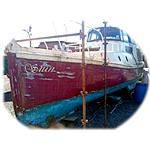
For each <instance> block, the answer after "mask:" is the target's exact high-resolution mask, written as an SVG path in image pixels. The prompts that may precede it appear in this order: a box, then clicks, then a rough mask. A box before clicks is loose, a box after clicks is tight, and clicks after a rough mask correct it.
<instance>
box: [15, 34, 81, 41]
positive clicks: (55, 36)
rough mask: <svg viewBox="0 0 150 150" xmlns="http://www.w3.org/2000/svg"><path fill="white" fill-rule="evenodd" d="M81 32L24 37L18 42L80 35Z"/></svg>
mask: <svg viewBox="0 0 150 150" xmlns="http://www.w3.org/2000/svg"><path fill="white" fill-rule="evenodd" d="M80 34H81V33H80V32H79V33H71V34H61V35H52V36H45V37H37V38H30V39H22V40H16V42H26V41H33V40H42V39H53V38H59V37H60V38H63V37H69V36H79V35H80Z"/></svg>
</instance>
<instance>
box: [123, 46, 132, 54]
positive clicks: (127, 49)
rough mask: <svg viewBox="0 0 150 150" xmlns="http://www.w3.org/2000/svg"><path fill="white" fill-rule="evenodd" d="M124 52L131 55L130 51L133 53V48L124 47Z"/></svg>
mask: <svg viewBox="0 0 150 150" xmlns="http://www.w3.org/2000/svg"><path fill="white" fill-rule="evenodd" d="M125 50H126V52H127V53H130V54H131V53H132V51H133V48H132V47H130V46H125Z"/></svg>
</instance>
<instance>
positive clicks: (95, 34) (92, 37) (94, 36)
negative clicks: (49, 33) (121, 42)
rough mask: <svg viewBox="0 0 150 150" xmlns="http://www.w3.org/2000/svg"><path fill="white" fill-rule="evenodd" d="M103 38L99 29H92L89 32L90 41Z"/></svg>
mask: <svg viewBox="0 0 150 150" xmlns="http://www.w3.org/2000/svg"><path fill="white" fill-rule="evenodd" d="M98 40H102V38H101V35H100V33H99V32H98V31H96V30H92V31H90V32H89V34H88V40H87V41H88V42H92V41H98Z"/></svg>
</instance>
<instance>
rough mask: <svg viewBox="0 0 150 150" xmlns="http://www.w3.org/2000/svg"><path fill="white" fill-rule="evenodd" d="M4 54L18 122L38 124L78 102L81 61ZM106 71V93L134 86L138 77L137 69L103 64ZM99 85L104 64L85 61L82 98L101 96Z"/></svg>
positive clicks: (91, 98)
mask: <svg viewBox="0 0 150 150" xmlns="http://www.w3.org/2000/svg"><path fill="white" fill-rule="evenodd" d="M7 56H8V67H9V68H8V70H9V75H10V81H11V89H12V97H13V103H14V107H15V111H16V114H19V115H18V118H20V120H22V122H24V123H29V124H39V123H41V122H42V121H43V119H46V117H48V116H51V115H52V116H55V117H60V116H62V115H65V113H68V112H70V111H71V110H73V109H75V108H76V107H77V106H80V105H81V104H82V97H81V91H82V78H81V63H77V62H62V61H50V60H37V59H26V58H17V57H16V54H14V53H8V54H7ZM106 72H107V87H108V89H107V90H108V91H107V92H108V93H112V92H115V91H117V90H119V89H122V88H125V87H129V86H130V85H134V84H135V83H136V81H137V80H138V79H139V77H140V76H141V74H140V73H139V68H134V69H133V68H123V67H122V68H120V67H113V66H107V68H106ZM103 88H104V66H103V65H96V64H86V90H87V92H88V94H87V96H86V101H87V102H90V101H92V100H95V99H98V98H100V97H102V96H103V95H104V92H103ZM42 118H43V119H42Z"/></svg>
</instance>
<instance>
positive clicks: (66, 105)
mask: <svg viewBox="0 0 150 150" xmlns="http://www.w3.org/2000/svg"><path fill="white" fill-rule="evenodd" d="M137 80H138V79H134V80H130V81H128V82H124V83H121V84H119V85H117V86H113V87H109V88H107V93H108V94H110V93H113V92H116V91H118V90H120V89H123V88H125V87H127V86H129V85H132V84H135V83H136V81H137ZM102 96H104V90H100V91H96V92H91V93H88V94H87V96H86V102H91V101H93V100H96V99H98V98H100V97H102ZM80 105H82V96H81V95H80V96H76V97H72V98H70V99H65V100H62V101H59V102H56V103H53V104H44V105H40V106H38V107H35V108H32V109H28V110H26V111H25V112H23V113H18V115H17V118H18V119H19V120H20V121H21V122H22V123H24V124H27V125H29V124H30V125H40V126H43V127H46V126H47V123H46V119H47V117H49V116H55V117H61V116H64V115H66V114H67V113H69V112H71V111H72V110H74V109H75V108H77V107H78V106H80Z"/></svg>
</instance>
